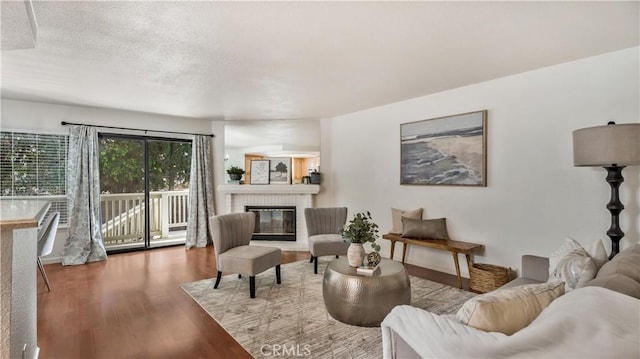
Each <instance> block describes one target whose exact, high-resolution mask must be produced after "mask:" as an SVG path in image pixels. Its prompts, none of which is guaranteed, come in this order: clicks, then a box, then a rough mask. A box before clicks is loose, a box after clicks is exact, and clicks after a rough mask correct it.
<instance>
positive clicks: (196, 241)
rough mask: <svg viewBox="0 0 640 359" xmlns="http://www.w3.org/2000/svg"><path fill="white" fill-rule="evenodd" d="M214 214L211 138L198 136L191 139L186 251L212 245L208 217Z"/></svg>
mask: <svg viewBox="0 0 640 359" xmlns="http://www.w3.org/2000/svg"><path fill="white" fill-rule="evenodd" d="M214 214H215V213H214V208H213V167H212V166H211V137H209V136H200V135H198V136H195V138H194V139H193V146H192V155H191V182H190V183H189V221H188V223H187V240H186V247H187V249H189V248H192V247H194V246H195V247H205V246H206V245H207V244H208V243H212V236H211V227H210V224H209V217H211V216H213V215H214Z"/></svg>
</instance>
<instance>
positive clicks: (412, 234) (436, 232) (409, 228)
mask: <svg viewBox="0 0 640 359" xmlns="http://www.w3.org/2000/svg"><path fill="white" fill-rule="evenodd" d="M402 225H403V229H402V236H403V237H407V238H417V239H449V233H447V219H446V218H438V219H412V218H406V217H404V218H403V219H402Z"/></svg>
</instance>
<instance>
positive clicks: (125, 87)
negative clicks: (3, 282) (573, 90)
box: [2, 1, 640, 120]
mask: <svg viewBox="0 0 640 359" xmlns="http://www.w3.org/2000/svg"><path fill="white" fill-rule="evenodd" d="M639 4H640V3H639V2H637V1H630V2H89V1H76V2H34V4H33V7H34V10H35V15H36V19H37V22H38V32H37V34H38V39H37V44H36V47H35V49H26V50H11V51H3V52H2V96H3V97H4V98H12V99H26V100H36V101H43V102H51V103H66V104H77V105H86V106H97V107H106V108H118V109H126V110H133V111H142V112H151V113H161V114H169V115H179V116H189V117H196V118H208V119H211V118H214V119H228V120H238V119H301V118H323V117H330V116H335V115H339V114H344V113H349V112H353V111H357V110H362V109H366V108H370V107H375V106H379V105H384V104H388V103H392V102H396V101H400V100H404V99H409V98H414V97H418V96H422V95H426V94H430V93H435V92H440V91H443V90H447V89H452V88H456V87H459V86H464V85H468V84H472V83H477V82H481V81H486V80H490V79H494V78H498V77H502V76H507V75H510V74H514V73H519V72H523V71H527V70H532V69H536V68H540V67H544V66H549V65H553V64H557V63H562V62H567V61H571V60H575V59H579V58H584V57H588V56H593V55H596V54H601V53H605V52H610V51H615V50H618V49H623V48H628V47H633V46H637V45H638V44H639V40H638V39H639V21H638V18H639V13H640V11H639ZM2 6H3V8H4V7H5V1H3V2H2ZM4 30H5V29H4V28H3V33H2V36H3V37H4V36H12V34H10V31H9V32H5V31H4ZM13 35H14V36H15V34H13Z"/></svg>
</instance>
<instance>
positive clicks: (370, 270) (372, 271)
mask: <svg viewBox="0 0 640 359" xmlns="http://www.w3.org/2000/svg"><path fill="white" fill-rule="evenodd" d="M356 273H357V274H360V275H368V276H373V275H377V274H380V265H379V264H378V265H376V266H375V267H367V266H365V265H361V266H360V267H358V268H356Z"/></svg>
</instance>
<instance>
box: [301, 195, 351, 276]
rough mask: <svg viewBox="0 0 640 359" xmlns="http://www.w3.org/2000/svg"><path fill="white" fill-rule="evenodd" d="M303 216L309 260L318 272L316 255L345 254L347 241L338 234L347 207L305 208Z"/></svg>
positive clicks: (347, 245)
mask: <svg viewBox="0 0 640 359" xmlns="http://www.w3.org/2000/svg"><path fill="white" fill-rule="evenodd" d="M304 218H305V221H306V222H307V234H308V235H309V252H311V258H310V260H309V261H310V262H313V273H315V274H318V257H320V256H330V255H335V256H336V257H338V256H340V255H346V254H347V249H348V248H349V243H348V242H345V241H344V240H343V239H342V235H341V234H340V233H341V231H342V228H343V227H344V225H345V223H347V207H329V208H305V209H304Z"/></svg>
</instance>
